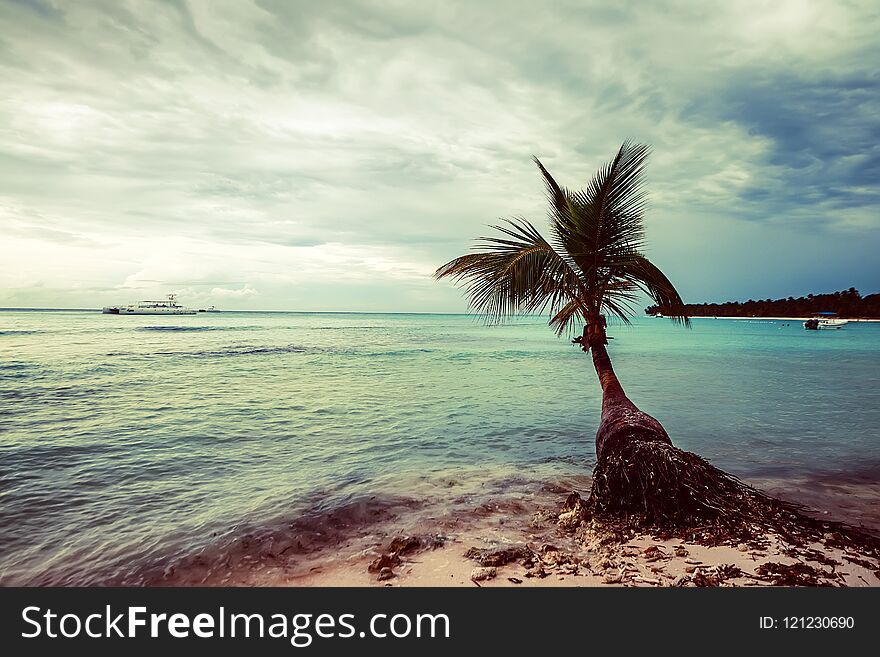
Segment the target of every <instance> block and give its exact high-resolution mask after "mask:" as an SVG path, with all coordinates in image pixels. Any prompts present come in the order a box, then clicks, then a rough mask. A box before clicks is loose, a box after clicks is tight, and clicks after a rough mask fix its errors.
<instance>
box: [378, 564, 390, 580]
mask: <svg viewBox="0 0 880 657" xmlns="http://www.w3.org/2000/svg"><path fill="white" fill-rule="evenodd" d="M392 577H394V571H393V570H391V568H388V567H385V568H383V569H382V570H380V571H379V576H378V577H377V578H376V579H377V580H379V581H380V582H384V581H385V580H386V579H391V578H392Z"/></svg>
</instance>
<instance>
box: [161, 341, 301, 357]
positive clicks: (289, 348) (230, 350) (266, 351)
mask: <svg viewBox="0 0 880 657" xmlns="http://www.w3.org/2000/svg"><path fill="white" fill-rule="evenodd" d="M307 351H313V350H310V349H308V348H306V347H302V346H299V345H292V344H291V345H285V346H278V347H227V348H226V349H215V350H207V351H157V352H156V355H157V356H181V357H189V358H224V357H226V356H269V355H273V354H299V353H305V352H307Z"/></svg>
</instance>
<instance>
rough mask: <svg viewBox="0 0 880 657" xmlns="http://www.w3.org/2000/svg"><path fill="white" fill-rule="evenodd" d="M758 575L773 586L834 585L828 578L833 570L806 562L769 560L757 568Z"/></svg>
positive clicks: (831, 576)
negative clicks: (816, 566) (786, 562)
mask: <svg viewBox="0 0 880 657" xmlns="http://www.w3.org/2000/svg"><path fill="white" fill-rule="evenodd" d="M755 572H756V573H757V575H758V576H759V577H760V578H762V579H764V580H767V581H769V582H771V583H772V584H773V586H833V584H832V583H831V582H829V581H828V579H830V578H833V577H834V572H833V571H826V570H822V569H819V568H814V567H813V566H810V565H808V564H805V563H793V564H784V563H776V562H773V561H768V562H767V563H762V564H761V565H760V566H758V568H757V569H756V570H755Z"/></svg>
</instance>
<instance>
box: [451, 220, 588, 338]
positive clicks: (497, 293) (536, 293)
mask: <svg viewBox="0 0 880 657" xmlns="http://www.w3.org/2000/svg"><path fill="white" fill-rule="evenodd" d="M493 228H495V229H496V230H497V231H499V232H500V233H501V235H502V236H500V237H498V236H496V237H482V238H480V239H479V241H478V245H479V247H481V250H479V251H477V252H476V253H469V254H467V255H463V256H461V257H459V258H455V259H454V260H451V261H449V262H447V263H446V264H445V265H443V266H442V267H440V268H439V269H437V271H436V272H435V273H434V276H435V277H436V278H438V279H439V278H444V277H450V278H452V279H453V281H455V282H456V283H464V286H465V288H466V290H467V293H468V296H469V305H470V308H471V309H472V310H475V311H477V312H479V313H482V314H484V315H485V316H486V319H487V321H489V322H490V323H499V322H501V321H503V320H504V319H506V318H508V317H511V316H514V315H518V314H526V313H533V312H542V311H543V310H545V309H547V308H550V309H551V310H552V312H554V313H555V312H558V310H559V309H560V308H561V307H563V306H564V305H565V304H566V303H567V302H569V301H571V300H572V299H578V298H580V297H582V296H583V284H582V282H581V281H580V279H579V277H578V274H577V272H576V271H575V270H574V269H572V268H571V267H570V265H569V263H568V262H567V261H566V259H565V258H564V257H563V256H562V255H560V254H559V253H558V252H557V251H556V250H555V249H554V248H553V247H552V246H551V245H550V243H549V242H547V240H545V239H544V237H543V236H542V235H541V233H540V232H538V230H537V229H536V228H535V227H534V226H533V225H532V224H530V223H529V222H528V221H526V220H524V219H516V220H508V221H506V222H505V225H500V226H493Z"/></svg>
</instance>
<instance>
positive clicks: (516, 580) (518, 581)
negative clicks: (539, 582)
mask: <svg viewBox="0 0 880 657" xmlns="http://www.w3.org/2000/svg"><path fill="white" fill-rule="evenodd" d="M507 581H508V582H511V583H512V584H522V582H523V581H522V580H521V579H520V578H519V577H508V578H507Z"/></svg>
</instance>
